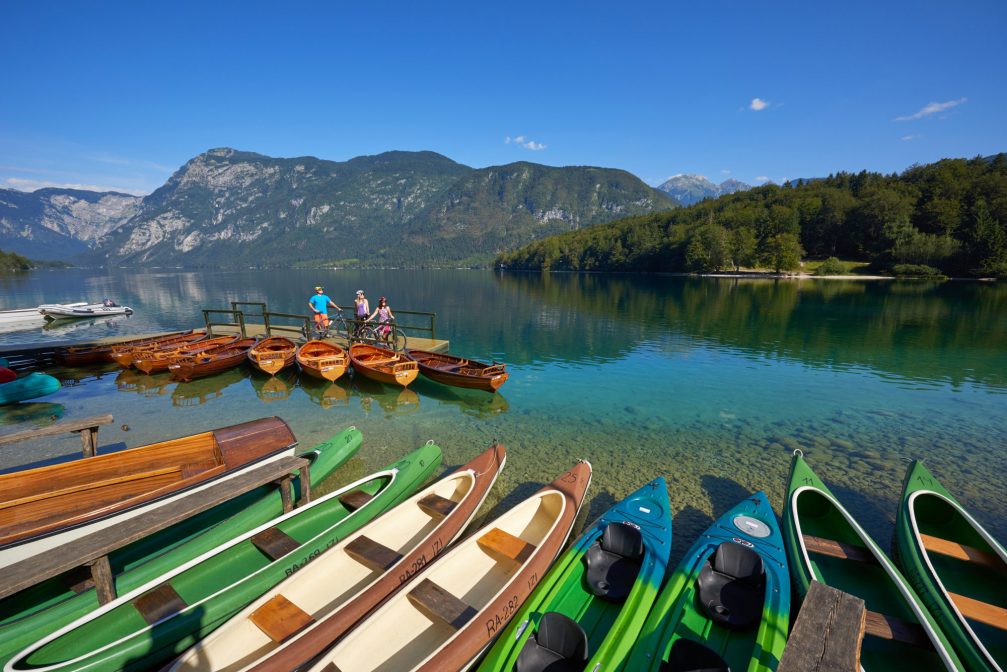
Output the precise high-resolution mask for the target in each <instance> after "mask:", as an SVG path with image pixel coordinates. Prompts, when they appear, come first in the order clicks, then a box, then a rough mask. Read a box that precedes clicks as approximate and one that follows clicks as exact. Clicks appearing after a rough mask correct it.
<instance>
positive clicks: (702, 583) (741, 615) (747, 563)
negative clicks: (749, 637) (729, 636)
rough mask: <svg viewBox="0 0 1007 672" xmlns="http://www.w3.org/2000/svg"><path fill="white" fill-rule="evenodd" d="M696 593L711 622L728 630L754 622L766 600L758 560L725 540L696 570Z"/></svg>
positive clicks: (764, 581)
mask: <svg viewBox="0 0 1007 672" xmlns="http://www.w3.org/2000/svg"><path fill="white" fill-rule="evenodd" d="M696 592H697V596H698V598H699V603H700V605H701V606H702V608H703V611H705V612H706V615H707V616H709V617H710V619H711V620H712V621H713V622H715V623H719V624H720V625H723V626H725V627H727V628H731V629H732V630H744V629H745V628H748V627H749V626H751V625H753V624H755V623H758V622H759V620H760V619H761V617H762V606H763V603H764V602H765V597H766V571H765V568H764V567H763V566H762V558H761V557H760V556H759V554H758V553H756V552H755V551H753V550H751V549H748V548H745V547H744V546H742V545H741V544H735V543H733V542H730V541H725V542H724V543H722V544H721V545H720V546H718V547H717V550H716V551H714V553H713V555H712V556H711V558H710V559H709V560H707V561H706V564H705V565H703V569H701V570H700V572H699V578H698V579H696Z"/></svg>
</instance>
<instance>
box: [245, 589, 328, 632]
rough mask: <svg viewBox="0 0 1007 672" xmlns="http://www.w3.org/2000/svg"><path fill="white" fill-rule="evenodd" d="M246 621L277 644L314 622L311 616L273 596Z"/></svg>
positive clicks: (281, 596)
mask: <svg viewBox="0 0 1007 672" xmlns="http://www.w3.org/2000/svg"><path fill="white" fill-rule="evenodd" d="M248 620H250V621H251V622H252V623H254V624H255V627H257V628H258V629H259V630H262V632H264V633H265V634H266V636H267V637H269V638H270V639H271V640H273V641H274V642H276V643H277V644H279V643H281V642H284V641H286V640H287V639H289V638H290V637H292V636H293V635H296V634H297V633H298V632H300V631H301V630H303V629H304V628H306V627H308V626H309V625H311V624H312V623H314V622H315V619H314V618H313V617H312V616H311V614H309V613H307V612H306V611H304V610H303V609H301V608H300V607H298V606H297V605H296V604H294V603H293V602H291V601H290V600H288V599H287V598H286V597H284V596H283V595H277V596H275V597H274V598H273V599H271V600H269V601H268V602H266V603H265V604H263V605H262V606H261V607H259V608H258V609H256V610H255V611H253V612H252V615H251V616H249V617H248Z"/></svg>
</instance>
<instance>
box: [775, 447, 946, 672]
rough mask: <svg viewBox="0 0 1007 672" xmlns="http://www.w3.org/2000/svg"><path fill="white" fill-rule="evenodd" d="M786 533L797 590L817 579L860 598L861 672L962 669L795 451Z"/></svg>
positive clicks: (900, 581)
mask: <svg viewBox="0 0 1007 672" xmlns="http://www.w3.org/2000/svg"><path fill="white" fill-rule="evenodd" d="M783 535H784V539H785V540H786V547H787V558H788V560H789V561H790V572H791V575H792V577H793V581H794V588H795V589H796V592H797V593H798V594H799V595H800V596H801V598H802V599H803V598H804V596H805V595H806V594H807V592H808V588H809V587H810V586H811V581H812V580H815V581H818V582H820V583H823V584H825V585H827V586H832V587H834V588H838V589H839V590H842V591H844V592H846V593H849V594H851V595H855V596H856V597H859V598H860V599H862V600H863V601H864V602H865V603H866V605H867V628H866V632H865V636H864V641H863V644H862V647H861V652H860V665H861V667H862V668H863V669H864V670H865V671H866V672H876V671H877V672H880V671H882V670H884V671H888V670H898V669H905V670H914V671H915V670H933V669H940V668H941V667H944V668H945V669H947V670H964V669H965V668H964V667H963V666H962V664H961V661H960V660H959V659H958V655H957V654H956V653H955V652H954V649H952V648H951V644H950V643H949V642H948V640H947V638H946V637H945V636H944V634H943V633H942V632H941V631H940V629H939V628H938V627H937V624H936V623H935V622H934V619H933V617H932V616H930V613H929V612H928V611H927V609H926V607H925V606H923V602H922V601H920V598H919V597H917V595H916V593H915V592H914V591H913V589H912V587H910V585H909V583H908V582H907V581H906V579H905V577H903V576H902V574H901V572H899V570H898V569H897V568H896V567H895V563H893V562H892V561H891V560H889V559H888V556H887V555H885V553H884V551H882V550H881V548H880V547H879V546H878V545H877V544H876V543H875V542H874V540H873V539H871V537H870V536H869V535H868V534H867V532H865V531H864V529H863V528H862V527H860V525H859V524H857V521H856V520H854V519H853V516H851V515H850V514H849V512H848V511H847V510H846V509H844V508H843V505H842V504H840V503H839V501H838V500H837V499H836V497H835V495H833V494H832V493H831V492H830V491H829V489H828V488H827V487H825V484H824V483H822V481H821V480H820V479H819V478H818V476H816V475H815V472H813V471H812V470H811V467H809V466H808V464H807V462H805V461H804V457H803V456H802V455H801V453H800V451H797V452H795V453H794V459H793V462H792V463H791V465H790V484H789V486H788V488H787V505H786V508H785V509H784V510H783Z"/></svg>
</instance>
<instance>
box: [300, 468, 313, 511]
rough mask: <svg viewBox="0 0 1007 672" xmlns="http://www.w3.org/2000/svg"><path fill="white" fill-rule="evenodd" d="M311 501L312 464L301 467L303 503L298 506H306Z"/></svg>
mask: <svg viewBox="0 0 1007 672" xmlns="http://www.w3.org/2000/svg"><path fill="white" fill-rule="evenodd" d="M310 501H311V463H310V462H309V463H307V464H305V465H304V466H303V467H301V501H300V502H298V503H297V506H304V505H305V504H307V503H308V502H310Z"/></svg>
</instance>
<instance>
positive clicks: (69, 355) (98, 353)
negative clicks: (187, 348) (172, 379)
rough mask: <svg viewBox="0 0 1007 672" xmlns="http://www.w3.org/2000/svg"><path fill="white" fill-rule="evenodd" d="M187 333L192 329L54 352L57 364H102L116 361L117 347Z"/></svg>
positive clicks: (130, 345)
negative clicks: (113, 357)
mask: <svg viewBox="0 0 1007 672" xmlns="http://www.w3.org/2000/svg"><path fill="white" fill-rule="evenodd" d="M185 333H192V330H191V329H190V330H189V331H188V332H181V331H177V332H175V333H172V334H165V335H163V336H157V337H146V338H135V339H133V340H131V341H125V342H120V343H105V344H102V345H81V346H76V345H75V346H71V347H69V348H60V349H59V350H57V351H56V352H55V353H54V354H53V359H54V360H55V361H56V363H57V364H62V365H64V366H86V365H88V364H100V363H103V362H111V361H114V360H113V359H112V352H113V351H114V350H115V348H121V347H124V346H125V347H133V346H137V345H144V344H149V343H153V342H156V341H158V340H163V339H167V338H174V337H178V336H181V335H182V334H185Z"/></svg>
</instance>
